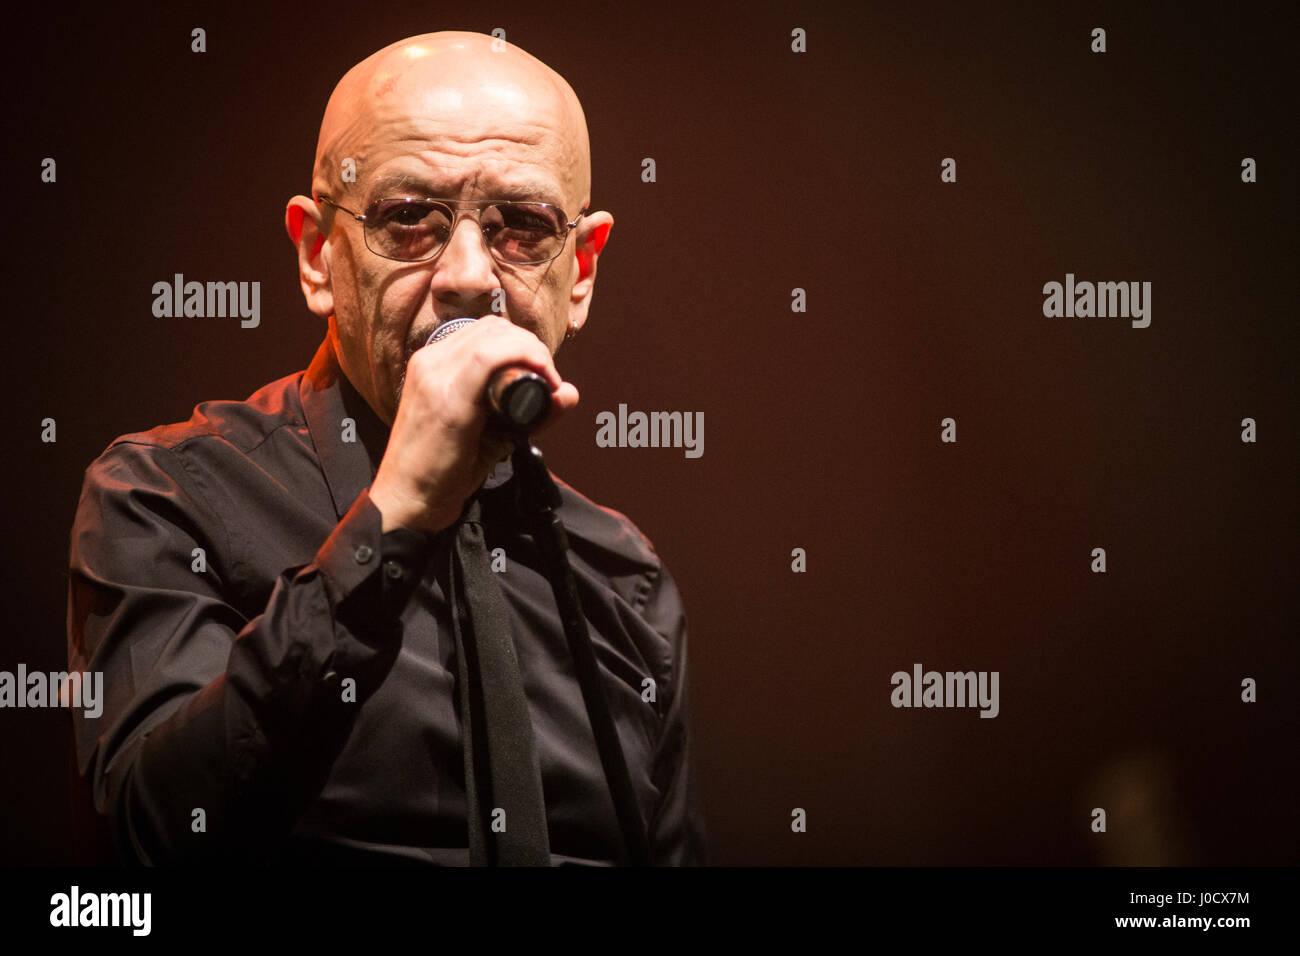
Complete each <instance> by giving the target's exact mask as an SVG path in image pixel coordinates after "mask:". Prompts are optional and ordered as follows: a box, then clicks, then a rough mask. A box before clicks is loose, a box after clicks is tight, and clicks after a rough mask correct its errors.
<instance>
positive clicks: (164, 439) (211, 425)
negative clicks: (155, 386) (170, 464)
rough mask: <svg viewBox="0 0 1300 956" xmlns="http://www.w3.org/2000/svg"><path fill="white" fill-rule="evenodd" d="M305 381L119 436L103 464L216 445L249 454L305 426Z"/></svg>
mask: <svg viewBox="0 0 1300 956" xmlns="http://www.w3.org/2000/svg"><path fill="white" fill-rule="evenodd" d="M302 376H303V373H302V372H301V371H298V372H294V373H292V374H290V375H286V376H284V377H283V378H279V379H276V380H275V381H274V382H269V383H267V384H266V385H263V386H262V387H261V388H259V389H258V390H257V391H256V392H254V393H253V394H252V395H250V396H249V397H248V398H246V399H244V400H243V401H233V400H215V401H207V402H201V403H199V404H198V405H196V406H195V407H194V411H193V413H192V414H191V415H190V417H189V418H188V419H186V420H185V421H183V422H172V423H169V424H166V425H157V426H155V427H153V428H149V429H146V430H143V431H137V432H130V433H128V434H124V435H119V436H118V437H117V438H115V439H113V441H111V442H110V443H109V444H108V447H107V448H105V449H104V452H103V453H102V454H101V455H100V456H99V459H103V458H105V457H111V456H112V454H113V453H114V452H117V453H130V452H131V451H136V450H146V449H154V448H156V449H166V450H168V451H174V452H176V451H185V450H187V449H191V448H194V447H200V448H201V447H204V446H207V445H211V444H213V443H219V444H220V445H222V446H224V447H228V448H231V449H234V450H235V451H237V452H240V453H243V454H245V455H247V454H249V453H251V452H252V451H253V450H254V449H256V448H257V447H258V446H259V445H261V444H262V443H263V442H265V441H266V440H267V438H269V437H270V436H271V435H273V434H274V433H275V432H277V431H279V430H280V429H282V428H285V427H298V428H304V427H306V422H305V420H304V416H303V411H302V403H301V399H300V395H299V389H300V387H301V383H302ZM99 459H97V460H99Z"/></svg>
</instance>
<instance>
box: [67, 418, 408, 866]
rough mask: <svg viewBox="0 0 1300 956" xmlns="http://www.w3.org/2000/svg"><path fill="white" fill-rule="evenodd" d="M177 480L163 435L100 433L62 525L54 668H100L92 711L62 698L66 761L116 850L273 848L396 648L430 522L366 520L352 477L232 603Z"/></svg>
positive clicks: (178, 466) (167, 855) (242, 853)
mask: <svg viewBox="0 0 1300 956" xmlns="http://www.w3.org/2000/svg"><path fill="white" fill-rule="evenodd" d="M195 480H196V479H195V476H194V475H193V474H191V473H190V472H189V471H188V470H187V469H186V467H185V466H184V464H183V463H182V462H181V460H180V459H179V457H178V455H177V453H176V452H175V451H174V450H172V449H169V448H165V447H160V446H156V445H148V444H138V443H130V442H125V443H119V444H116V445H114V446H112V447H111V448H110V449H109V450H108V451H107V452H105V454H104V455H102V456H101V457H100V458H99V459H98V460H97V461H96V462H95V463H93V464H92V465H91V466H90V468H88V469H87V471H86V476H85V482H84V484H83V487H82V493H81V498H80V502H79V504H78V509H77V515H76V519H75V522H74V525H73V529H72V540H71V548H70V555H69V595H68V646H69V660H70V666H71V668H72V669H73V670H81V671H90V672H92V673H94V672H99V673H102V675H103V694H102V697H103V705H102V708H101V712H100V713H99V714H97V715H95V716H91V714H90V713H88V712H83V711H81V710H74V711H73V721H74V729H75V732H76V747H77V758H78V763H79V766H80V769H81V772H82V773H83V774H87V775H89V777H90V784H91V792H92V794H93V798H94V802H95V807H96V809H97V810H98V811H99V812H100V813H104V814H106V815H107V816H108V818H109V822H110V828H111V830H112V832H113V836H114V839H115V842H116V843H117V846H118V850H119V853H120V855H121V856H122V857H123V859H124V860H126V861H128V862H138V863H143V864H148V865H152V864H159V863H171V862H181V861H201V860H212V859H220V858H227V859H228V858H237V859H242V860H258V859H270V858H271V857H272V856H273V852H274V848H275V847H276V846H278V845H279V844H281V843H282V841H283V838H284V837H285V836H287V835H288V833H289V832H290V830H291V829H292V827H293V825H294V822H295V821H296V820H297V818H298V817H299V816H300V815H301V812H302V809H303V808H304V807H305V806H306V804H307V803H308V802H309V801H310V800H311V799H312V798H313V796H314V795H315V794H317V793H319V791H320V788H321V786H322V784H323V783H324V781H325V779H326V777H327V776H328V773H329V768H330V766H331V764H332V763H333V761H334V759H335V757H337V755H338V753H339V751H340V750H341V748H342V746H343V744H344V742H345V741H346V739H347V736H348V733H349V731H350V728H351V725H352V722H353V721H354V720H355V717H356V714H357V713H358V710H359V708H360V707H361V705H362V704H363V703H364V702H365V701H366V700H367V699H368V697H369V696H370V694H372V693H373V691H374V689H375V688H377V687H378V686H379V685H380V684H381V683H382V681H383V677H384V675H385V674H386V673H387V671H388V668H389V667H391V665H392V662H393V660H394V659H395V658H396V655H397V652H398V649H399V645H400V641H401V622H400V614H401V611H402V608H403V607H404V606H405V604H406V601H407V600H408V599H409V597H410V594H411V592H412V591H413V590H414V587H415V586H416V584H418V581H419V579H420V577H421V572H422V562H423V560H424V557H425V555H426V554H427V551H426V549H425V547H424V546H425V545H427V544H428V543H430V542H429V541H428V539H429V538H431V537H432V536H425V535H421V534H419V533H417V532H411V531H406V530H402V529H399V531H397V532H390V533H389V534H388V535H383V534H382V533H381V531H382V522H381V516H380V514H379V510H378V509H377V508H376V507H375V505H374V504H373V502H371V501H370V498H369V495H368V494H367V493H365V492H363V493H362V494H361V495H360V497H359V498H358V499H357V501H356V502H355V503H354V504H353V506H352V507H351V509H350V510H349V511H348V513H347V514H346V515H345V516H344V517H343V519H342V520H341V521H339V523H338V525H337V526H336V527H335V528H334V530H333V532H332V533H331V534H330V535H329V537H328V538H327V539H326V541H325V542H324V544H322V545H321V547H320V548H319V550H318V551H317V552H316V554H315V559H314V560H313V561H312V562H311V563H309V564H307V565H305V566H302V567H295V568H287V569H285V570H284V571H283V572H282V573H281V574H280V576H279V578H278V579H277V580H276V581H275V583H274V587H273V588H272V590H271V593H270V597H269V599H268V600H267V602H266V607H265V609H264V610H263V611H262V612H261V613H259V614H257V615H256V616H254V617H252V618H251V619H247V618H246V617H245V616H244V615H243V614H241V613H240V612H239V611H238V610H236V608H235V607H234V606H233V605H232V602H231V599H230V597H229V595H230V593H231V589H232V584H231V579H232V578H233V576H234V573H235V572H236V570H237V569H236V567H235V565H236V562H237V561H238V558H237V556H232V555H231V553H230V548H229V542H228V540H227V539H226V533H225V530H224V527H223V525H222V522H221V520H220V517H219V516H218V515H217V514H216V513H214V511H213V510H212V509H211V508H210V507H209V506H208V505H207V504H205V501H204V496H203V495H202V494H200V493H199V491H198V486H197V485H196V483H195ZM199 549H202V550H199Z"/></svg>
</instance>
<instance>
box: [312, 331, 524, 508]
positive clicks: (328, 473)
mask: <svg viewBox="0 0 1300 956" xmlns="http://www.w3.org/2000/svg"><path fill="white" fill-rule="evenodd" d="M299 395H300V399H301V401H302V410H303V416H304V417H305V418H306V420H307V430H308V431H309V432H310V433H311V440H312V444H313V445H315V446H316V455H317V457H318V458H319V459H320V464H321V470H322V471H323V472H324V473H325V483H326V484H327V485H328V486H329V491H330V498H331V499H332V500H333V502H334V511H335V513H336V515H337V517H339V518H342V517H343V516H344V515H345V514H347V513H348V509H350V508H351V507H352V505H353V504H354V503H355V502H356V500H357V498H359V497H360V496H361V492H363V491H365V490H366V489H367V488H369V487H370V484H371V482H373V481H374V480H375V473H376V472H377V471H378V470H379V462H380V461H382V460H383V457H384V449H386V448H387V447H388V434H389V428H388V426H387V425H385V424H384V422H383V419H381V418H380V417H379V416H378V415H377V414H375V411H374V409H372V408H371V407H370V403H369V402H367V401H366V400H365V399H364V398H363V397H362V396H361V393H360V392H358V391H357V390H356V388H355V387H354V386H353V385H352V383H351V382H350V381H349V380H348V377H347V375H346V374H344V372H343V369H342V368H341V367H340V366H339V362H338V356H337V355H335V353H334V346H333V344H332V343H331V340H330V339H329V338H328V337H326V339H325V341H324V342H322V343H321V345H320V348H318V349H317V350H316V356H315V358H313V359H312V361H311V365H309V366H308V367H307V371H306V372H304V373H303V376H302V384H301V386H300V393H299ZM345 418H351V419H352V420H353V421H354V422H355V423H356V424H355V436H354V439H355V440H353V441H350V442H349V441H344V440H343V419H345ZM513 474H514V469H513V467H512V466H511V464H510V459H509V458H507V459H505V460H504V461H501V462H498V463H497V465H496V466H495V467H494V468H493V470H492V471H491V472H490V473H489V474H488V477H487V480H486V481H485V482H484V483H483V489H484V490H485V491H486V490H492V489H495V488H498V487H500V486H502V485H504V484H505V483H506V482H508V481H509V480H510V479H511V477H513Z"/></svg>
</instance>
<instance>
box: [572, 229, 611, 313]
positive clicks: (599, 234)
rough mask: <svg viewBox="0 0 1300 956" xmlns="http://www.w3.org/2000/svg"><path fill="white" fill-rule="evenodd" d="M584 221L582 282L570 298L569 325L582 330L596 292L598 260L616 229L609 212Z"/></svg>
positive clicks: (579, 248) (580, 241) (579, 250)
mask: <svg viewBox="0 0 1300 956" xmlns="http://www.w3.org/2000/svg"><path fill="white" fill-rule="evenodd" d="M583 220H584V221H583V224H582V227H581V228H580V229H579V231H578V237H577V241H576V244H575V253H576V255H577V258H578V279H577V281H576V282H574V283H573V292H571V293H570V295H569V324H570V325H571V326H574V327H576V328H579V329H581V328H582V327H583V325H585V324H586V322H587V309H588V308H589V307H590V305H591V296H592V294H593V293H594V292H595V289H596V260H598V259H599V258H600V253H601V250H602V249H604V248H605V243H606V242H608V241H609V231H610V230H611V229H613V228H614V217H613V216H612V215H610V214H609V213H607V212H593V213H592V214H591V215H589V216H584V217H583Z"/></svg>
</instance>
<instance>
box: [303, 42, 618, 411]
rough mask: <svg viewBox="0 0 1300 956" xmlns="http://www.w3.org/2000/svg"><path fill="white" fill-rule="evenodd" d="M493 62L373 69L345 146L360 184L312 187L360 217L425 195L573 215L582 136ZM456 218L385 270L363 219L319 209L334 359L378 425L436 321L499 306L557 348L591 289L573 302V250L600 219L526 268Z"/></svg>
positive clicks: (579, 196) (550, 95)
mask: <svg viewBox="0 0 1300 956" xmlns="http://www.w3.org/2000/svg"><path fill="white" fill-rule="evenodd" d="M501 62H502V61H501V60H500V58H499V57H498V59H497V62H493V61H492V58H491V55H489V56H487V57H485V56H483V55H481V54H480V55H478V56H477V57H472V56H465V55H460V54H456V55H448V56H445V57H442V58H441V62H440V64H437V65H435V64H433V63H427V62H426V63H415V64H413V65H411V64H406V63H405V62H403V61H402V60H399V66H398V67H397V68H394V69H393V70H392V71H390V73H388V74H382V75H391V77H392V78H391V80H390V81H388V82H386V83H383V84H381V85H380V87H379V88H380V93H379V95H369V96H367V97H366V98H365V99H364V100H363V101H361V102H359V104H358V110H357V113H358V116H357V120H356V122H355V123H354V124H353V125H352V126H351V127H349V128H348V130H347V134H346V136H345V137H344V139H345V143H344V145H343V147H342V151H343V152H345V154H346V155H347V156H348V158H351V159H353V160H354V162H355V166H356V170H357V176H356V179H357V181H356V182H355V183H344V182H342V179H341V175H336V176H335V177H334V183H333V184H332V185H328V184H327V186H326V188H323V189H320V188H319V187H318V192H320V193H324V194H326V195H328V196H329V197H330V198H331V199H333V200H334V201H335V202H337V203H339V204H340V205H342V206H345V207H347V208H348V209H351V210H353V211H354V212H357V213H364V211H365V209H366V208H367V206H368V205H369V204H370V203H371V202H373V201H374V200H376V199H385V198H401V197H407V196H422V197H427V198H436V199H515V200H532V201H542V202H549V203H552V204H554V205H556V206H559V207H560V208H561V209H562V210H563V212H564V214H565V217H566V219H567V220H569V221H571V220H573V219H574V218H576V216H577V214H578V212H579V211H580V208H581V204H582V202H583V201H584V199H585V198H586V197H585V190H586V182H585V181H584V179H585V163H586V156H585V148H586V146H585V130H584V131H583V132H584V135H583V136H582V137H578V136H577V135H576V131H575V130H574V129H573V128H572V127H573V125H574V121H573V116H572V113H571V112H570V111H569V110H568V109H567V107H566V103H565V101H564V100H563V98H562V97H560V96H557V95H556V92H555V90H554V89H553V88H550V87H549V86H548V85H544V84H541V83H538V82H537V81H536V80H533V81H532V82H529V80H530V77H529V76H528V75H527V74H523V75H521V74H520V73H518V72H513V73H512V71H511V70H510V69H508V68H502V66H499V65H498V64H501ZM402 66H407V67H408V68H407V69H406V70H405V72H402V71H401V69H400V67H402ZM431 67H433V68H432V69H431ZM385 86H387V87H388V89H387V90H386V91H385V90H384V87H385ZM465 211H466V213H467V214H468V215H467V217H466V218H465V219H462V220H461V222H460V223H459V224H458V225H457V227H456V230H455V232H454V233H453V234H452V236H451V238H450V239H449V241H448V242H447V244H446V245H445V246H444V247H443V249H442V250H441V251H440V252H439V254H438V255H437V256H436V257H435V258H434V259H432V260H428V261H425V262H395V261H393V260H390V259H385V258H383V257H381V256H379V255H376V254H375V253H373V252H371V251H370V250H369V249H368V248H367V247H366V244H365V241H364V238H363V232H362V229H363V227H362V224H361V223H359V222H357V221H356V220H355V219H353V218H352V217H350V216H348V215H346V214H345V213H342V212H338V211H337V210H333V209H332V208H331V207H328V206H325V205H324V204H322V208H321V210H320V212H321V213H322V215H323V228H322V231H323V233H324V235H325V236H326V237H327V239H328V241H327V242H325V244H324V246H323V249H322V253H321V258H322V261H323V262H324V263H325V264H326V269H327V272H328V276H329V281H328V285H329V288H330V291H331V292H332V313H333V322H334V325H335V331H336V334H337V341H338V351H339V359H340V363H341V364H342V366H343V369H344V371H345V372H346V373H347V375H348V378H349V379H350V380H351V381H352V382H353V383H354V384H355V385H356V386H357V387H358V389H359V390H361V391H362V393H363V394H364V395H365V397H366V398H367V399H368V400H369V401H370V403H371V405H372V406H374V407H375V410H376V412H378V413H379V415H380V417H381V418H384V419H386V420H387V421H390V422H391V421H392V419H393V418H394V417H395V415H396V411H397V404H398V401H399V399H400V385H401V381H402V377H403V374H404V371H405V366H406V362H407V360H408V359H409V358H410V356H411V354H412V353H413V352H414V351H415V350H416V349H418V348H420V347H421V346H423V345H424V343H425V341H426V340H427V339H428V337H429V334H430V333H431V332H432V331H433V330H434V328H436V327H437V326H438V324H439V323H441V322H444V321H446V320H448V319H453V318H458V317H460V316H470V317H479V316H482V315H485V314H487V313H489V312H492V311H494V309H493V305H494V301H498V302H500V311H501V313H502V314H503V315H505V317H506V318H508V319H509V320H510V321H511V322H513V323H514V324H516V325H518V326H521V327H523V328H526V329H528V330H529V331H531V332H533V333H534V334H535V335H536V336H537V337H538V338H539V339H541V340H542V341H543V342H545V343H546V345H547V346H548V347H549V348H550V350H551V352H552V353H554V352H555V351H556V350H557V349H558V348H559V346H560V343H561V342H562V341H563V340H564V335H565V331H566V330H567V329H568V327H569V323H570V321H571V320H574V319H576V320H577V321H578V322H579V324H580V323H581V322H582V321H583V320H585V316H586V302H585V299H586V298H587V297H588V296H589V291H587V292H586V294H585V295H583V296H581V298H582V299H583V301H582V302H577V301H575V300H576V299H577V298H579V296H578V295H577V292H581V291H582V290H581V289H579V290H575V281H576V280H577V279H578V274H579V266H578V259H577V257H576V256H575V249H576V248H577V247H578V245H579V244H581V243H582V242H583V241H584V237H585V236H587V235H588V234H589V233H590V232H591V230H592V228H593V226H599V225H600V224H601V222H600V220H597V221H596V222H594V223H593V222H592V221H589V220H584V223H583V224H580V226H579V227H578V228H577V229H575V230H573V233H572V234H571V235H570V236H569V237H568V239H567V241H566V243H565V246H564V250H563V251H562V252H561V254H560V255H559V256H558V257H557V258H555V259H553V260H551V261H550V262H546V263H542V264H541V265H532V266H527V265H512V264H508V263H502V262H499V261H498V260H497V259H496V258H495V257H494V256H493V255H492V253H491V252H490V251H489V249H488V248H487V245H486V243H485V241H484V238H483V235H482V232H481V230H480V228H479V225H478V223H477V221H476V218H477V215H478V212H477V211H476V210H474V209H472V208H470V207H466V208H465ZM601 215H605V216H607V214H601ZM609 221H610V222H612V219H610V220H609ZM606 231H607V227H606Z"/></svg>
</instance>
